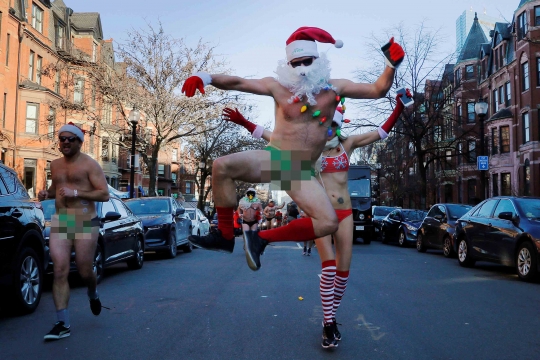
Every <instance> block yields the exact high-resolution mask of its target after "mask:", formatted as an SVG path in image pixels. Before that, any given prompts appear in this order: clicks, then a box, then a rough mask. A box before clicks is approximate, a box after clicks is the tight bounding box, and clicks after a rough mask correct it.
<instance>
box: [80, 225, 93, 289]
mask: <svg viewBox="0 0 540 360" xmlns="http://www.w3.org/2000/svg"><path fill="white" fill-rule="evenodd" d="M96 245H97V234H88V233H87V234H80V238H79V239H76V240H75V259H76V262H77V269H78V270H79V274H80V276H81V278H82V279H83V281H84V283H85V284H86V286H87V287H88V292H89V293H94V292H95V291H96V288H97V282H96V274H94V269H93V266H94V255H95V253H96Z"/></svg>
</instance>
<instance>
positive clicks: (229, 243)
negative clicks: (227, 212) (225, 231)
mask: <svg viewBox="0 0 540 360" xmlns="http://www.w3.org/2000/svg"><path fill="white" fill-rule="evenodd" d="M188 239H189V241H191V243H192V244H193V246H195V247H198V248H200V249H205V250H213V251H220V252H226V253H229V254H231V253H232V252H233V250H234V237H233V238H232V239H231V240H227V239H225V238H224V237H223V235H221V230H219V229H216V230H213V231H210V233H209V234H208V235H206V236H197V235H190V236H189V237H188Z"/></svg>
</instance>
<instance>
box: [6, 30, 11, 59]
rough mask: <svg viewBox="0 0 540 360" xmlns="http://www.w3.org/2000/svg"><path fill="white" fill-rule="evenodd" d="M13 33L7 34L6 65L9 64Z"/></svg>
mask: <svg viewBox="0 0 540 360" xmlns="http://www.w3.org/2000/svg"><path fill="white" fill-rule="evenodd" d="M10 40H11V34H7V40H6V66H9V43H10V42H11V41H10Z"/></svg>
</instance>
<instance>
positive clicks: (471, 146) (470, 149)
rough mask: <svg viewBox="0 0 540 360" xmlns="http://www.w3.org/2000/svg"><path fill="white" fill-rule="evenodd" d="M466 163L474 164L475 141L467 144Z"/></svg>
mask: <svg viewBox="0 0 540 360" xmlns="http://www.w3.org/2000/svg"><path fill="white" fill-rule="evenodd" d="M467 150H468V161H469V163H475V162H476V140H469V141H468V142H467Z"/></svg>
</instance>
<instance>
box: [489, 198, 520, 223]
mask: <svg viewBox="0 0 540 360" xmlns="http://www.w3.org/2000/svg"><path fill="white" fill-rule="evenodd" d="M502 212H509V213H512V216H516V215H517V214H516V209H515V208H514V205H512V202H511V201H510V200H508V199H502V200H501V201H499V204H497V207H496V208H495V212H494V213H493V217H495V218H498V217H499V215H500V214H501V213H502Z"/></svg>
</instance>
